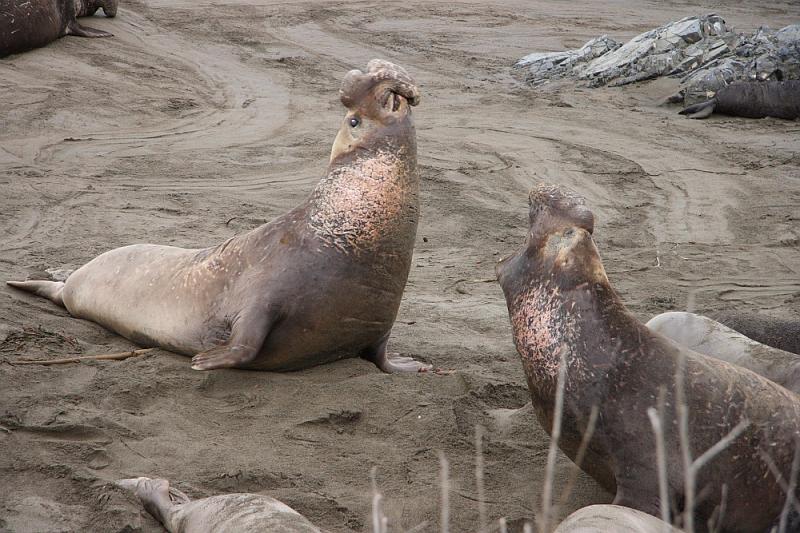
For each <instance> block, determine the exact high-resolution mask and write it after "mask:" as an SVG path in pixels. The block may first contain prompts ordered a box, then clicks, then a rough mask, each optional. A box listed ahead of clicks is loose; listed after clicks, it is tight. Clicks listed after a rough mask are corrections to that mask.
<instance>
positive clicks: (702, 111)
mask: <svg viewBox="0 0 800 533" xmlns="http://www.w3.org/2000/svg"><path fill="white" fill-rule="evenodd" d="M716 107H717V99H716V98H712V99H711V100H707V101H705V102H700V103H699V104H694V105H690V106H689V107H687V108H686V109H684V110H683V111H679V112H678V114H679V115H686V116H687V117H689V118H698V119H700V118H708V117H710V116H711V114H712V113H713V112H714V109H715V108H716Z"/></svg>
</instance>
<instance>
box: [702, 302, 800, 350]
mask: <svg viewBox="0 0 800 533" xmlns="http://www.w3.org/2000/svg"><path fill="white" fill-rule="evenodd" d="M710 316H711V318H713V319H714V320H716V321H717V322H721V323H722V324H725V325H726V326H728V327H729V328H732V329H735V330H736V331H738V332H739V333H741V334H743V335H746V336H747V337H749V338H751V339H753V340H755V341H758V342H760V343H762V344H766V345H768V346H773V347H775V348H778V349H780V350H784V351H787V352H792V353H793V354H797V355H800V320H798V319H797V318H777V317H774V316H769V315H764V314H761V313H747V312H741V311H726V312H722V311H719V312H716V313H711V315H710Z"/></svg>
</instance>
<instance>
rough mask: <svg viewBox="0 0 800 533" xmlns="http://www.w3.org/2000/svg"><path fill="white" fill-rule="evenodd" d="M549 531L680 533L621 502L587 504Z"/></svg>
mask: <svg viewBox="0 0 800 533" xmlns="http://www.w3.org/2000/svg"><path fill="white" fill-rule="evenodd" d="M553 533H681V531H680V530H679V529H677V528H674V527H672V526H671V525H670V524H667V523H665V522H664V521H663V520H661V519H659V518H656V517H655V516H652V515H649V514H647V513H643V512H641V511H637V510H636V509H630V508H629V507H622V506H621V505H589V506H588V507H583V508H582V509H578V510H577V511H575V512H574V513H572V514H571V515H569V516H568V517H566V518H565V519H564V520H563V521H562V522H561V523H560V524H559V525H558V527H557V528H556V530H555V531H553Z"/></svg>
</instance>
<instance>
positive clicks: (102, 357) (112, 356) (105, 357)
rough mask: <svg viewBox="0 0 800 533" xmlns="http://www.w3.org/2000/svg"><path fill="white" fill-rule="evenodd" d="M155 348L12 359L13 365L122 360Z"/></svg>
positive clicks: (47, 364)
mask: <svg viewBox="0 0 800 533" xmlns="http://www.w3.org/2000/svg"><path fill="white" fill-rule="evenodd" d="M153 350H155V348H144V349H141V350H131V351H129V352H118V353H104V354H98V355H82V356H80V357H66V358H64V359H32V360H25V359H23V360H21V361H14V362H13V363H11V364H13V365H44V366H49V365H63V364H67V363H80V362H81V361H122V360H123V359H128V358H130V357H138V356H140V355H144V354H146V353H150V352H152V351H153Z"/></svg>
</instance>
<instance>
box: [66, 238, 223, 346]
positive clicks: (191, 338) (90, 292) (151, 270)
mask: <svg viewBox="0 0 800 533" xmlns="http://www.w3.org/2000/svg"><path fill="white" fill-rule="evenodd" d="M204 252H205V251H204V250H192V249H184V248H176V247H173V246H159V245H153V244H134V245H131V246H125V247H123V248H117V249H115V250H111V251H109V252H106V253H104V254H102V255H100V256H98V257H96V258H95V259H93V260H92V261H90V262H89V263H87V264H86V265H84V266H82V267H81V268H79V269H78V270H76V271H75V272H74V273H73V274H72V275H71V276H70V277H69V278H68V279H67V281H66V284H65V286H64V293H63V298H64V305H65V306H66V308H67V310H68V311H69V312H70V314H72V315H73V316H76V317H79V318H85V319H88V320H92V321H94V322H97V323H98V324H100V325H102V326H105V327H106V328H108V329H110V330H112V331H115V332H117V333H119V334H120V335H122V336H123V337H126V338H128V339H130V340H132V341H134V342H136V343H138V344H142V345H147V346H161V347H163V348H167V349H169V350H172V351H175V352H178V353H183V354H187V355H188V354H193V353H197V352H198V351H201V350H203V349H207V348H209V347H211V346H214V345H216V344H219V343H220V342H224V341H225V340H226V339H227V334H228V331H229V327H228V328H226V326H225V321H226V320H225V316H224V311H223V312H222V314H220V313H219V312H220V311H221V310H219V309H217V308H216V304H215V303H216V302H219V301H221V300H222V299H223V297H224V295H225V293H226V291H228V290H229V288H230V284H231V272H228V270H227V269H226V268H225V267H224V266H222V265H221V264H219V263H218V262H216V261H214V259H213V257H212V258H211V259H210V260H203V259H200V257H202V255H203V253H204ZM111 295H113V296H111ZM226 330H227V331H226Z"/></svg>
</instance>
